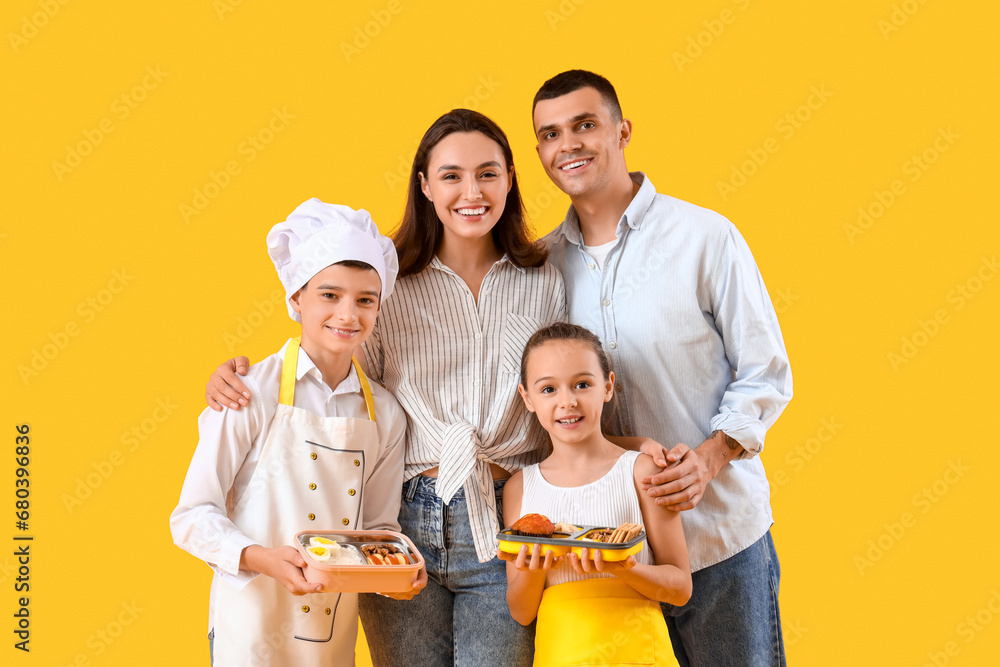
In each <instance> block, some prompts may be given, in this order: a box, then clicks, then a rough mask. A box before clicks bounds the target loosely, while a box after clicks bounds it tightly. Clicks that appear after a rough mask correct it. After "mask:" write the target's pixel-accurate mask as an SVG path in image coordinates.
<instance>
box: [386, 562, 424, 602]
mask: <svg viewBox="0 0 1000 667" xmlns="http://www.w3.org/2000/svg"><path fill="white" fill-rule="evenodd" d="M426 585H427V568H426V567H422V568H420V572H417V576H416V577H415V578H414V579H413V583H411V584H410V590H408V591H402V592H399V593H383V594H382V595H384V596H386V597H387V598H392V599H393V600H412V599H413V598H414V597H415V596H416V595H417V594H418V593H419V592H420V591H422V590H423V589H424V587H425V586H426Z"/></svg>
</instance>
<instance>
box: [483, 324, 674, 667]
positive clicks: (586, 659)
mask: <svg viewBox="0 0 1000 667" xmlns="http://www.w3.org/2000/svg"><path fill="white" fill-rule="evenodd" d="M520 379H521V383H520V385H519V386H518V391H519V392H520V393H521V397H522V398H523V399H524V404H525V405H526V406H527V408H528V410H529V411H530V412H533V413H535V415H536V416H537V417H538V422H539V423H540V424H541V426H542V428H544V429H545V430H546V431H548V434H549V437H550V439H551V441H552V454H551V455H549V457H548V458H546V459H545V460H544V461H542V462H541V463H538V464H534V465H530V466H527V467H526V468H524V469H523V470H521V471H520V472H517V473H515V474H514V475H513V476H512V477H511V478H510V480H509V481H508V482H507V485H506V488H505V489H504V521H505V523H506V525H511V524H512V523H514V521H516V520H517V519H518V518H519V517H520V516H522V515H524V514H528V513H539V514H544V515H545V516H547V517H549V518H551V519H552V520H553V521H560V522H568V523H572V524H575V525H577V526H580V525H597V526H610V527H615V526H618V525H620V524H621V523H624V522H632V523H639V524H642V525H643V526H644V527H645V530H646V540H647V541H646V543H644V545H643V549H642V551H640V552H639V553H638V554H637V555H636V556H634V557H633V556H629V557H628V558H627V559H626V560H624V561H616V562H611V561H604V560H603V559H602V558H601V554H600V552H596V553H594V554H593V555H592V556H590V555H588V554H587V553H586V550H584V555H583V557H582V558H581V557H578V556H576V554H570V555H568V556H566V557H560V558H553V556H552V554H551V552H547V553H546V554H545V556H544V557H543V556H541V554H540V545H537V544H536V545H534V547H533V548H532V549H531V550H530V552H529V549H528V546H527V545H523V546H522V547H521V551H520V553H518V554H517V555H513V554H506V553H503V552H500V551H498V552H497V553H498V556H499V557H500V558H501V559H503V560H506V561H508V562H507V580H508V586H507V604H508V606H509V608H510V613H511V615H512V616H513V617H514V618H515V619H516V620H517V621H518V622H519V623H521V624H524V625H527V624H529V623H531V622H532V621H533V620H535V618H536V616H537V619H538V622H537V627H536V638H535V664H536V665H544V666H545V667H559V666H560V665H625V664H627V665H677V662H676V660H675V659H674V656H673V652H672V650H671V646H670V637H669V635H668V633H667V626H666V624H665V622H664V620H663V615H662V613H661V611H660V606H659V605H658V604H657V602H654V600H655V601H658V602H667V603H670V604H674V605H681V604H684V603H685V602H687V601H688V599H689V598H690V597H691V572H690V569H689V567H688V557H687V548H686V546H685V543H684V533H683V531H682V529H681V519H680V516H679V514H678V513H677V512H674V511H672V510H669V509H667V508H666V507H664V506H661V505H657V504H656V503H655V502H654V499H653V498H652V497H650V496H649V495H648V494H646V493H644V492H642V491H641V489H642V486H641V480H642V479H643V478H644V477H649V476H651V475H653V474H655V473H657V472H659V468H658V467H657V466H656V465H655V464H654V463H653V460H652V459H651V458H650V457H649V456H647V455H645V454H640V453H639V452H634V451H624V450H622V449H621V448H619V447H618V446H616V445H614V444H612V443H611V442H609V441H608V440H607V438H605V437H604V436H603V435H602V434H601V413H602V410H603V408H604V404H605V403H607V402H608V401H610V400H611V398H612V395H613V392H614V386H615V384H614V382H615V380H614V373H612V372H611V370H610V366H609V364H608V358H607V356H606V355H605V354H604V350H603V349H602V348H601V343H600V340H598V338H597V336H595V335H594V334H592V333H591V332H590V331H588V330H586V329H584V328H582V327H578V326H575V325H572V324H566V323H562V322H558V323H555V324H553V325H551V326H548V327H545V328H543V329H540V330H539V331H537V332H536V333H535V334H534V335H533V336H532V337H531V338H530V339H529V340H528V344H527V345H526V346H525V349H524V354H523V356H522V357H521V378H520Z"/></svg>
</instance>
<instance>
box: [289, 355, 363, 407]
mask: <svg viewBox="0 0 1000 667" xmlns="http://www.w3.org/2000/svg"><path fill="white" fill-rule="evenodd" d="M287 347H288V343H285V347H283V348H281V352H280V354H281V355H282V358H284V354H285V348H287ZM306 375H309V376H310V377H311V379H312V380H313V381H314V382H316V383H317V384H319V385H321V386H323V387H324V388H326V390H327V391H330V387H329V385H327V384H326V383H325V382H324V381H323V373H322V372H321V371H320V370H319V368H317V367H316V364H314V363H313V360H312V359H311V358H309V354H308V353H307V352H306V351H305V350H303V349H302V348H301V347H299V361H298V363H297V364H296V366H295V380H296V381H300V380H302V378H304V377H305V376H306ZM360 392H361V381H360V380H359V379H358V373H357V371H356V370H355V369H354V364H351V368H350V370H349V371H348V372H347V377H346V378H344V379H343V381H342V382H341V383H340V384H338V385H337V388H336V389H334V390H333V391H332V394H333V395H334V396H336V395H337V394H354V393H360Z"/></svg>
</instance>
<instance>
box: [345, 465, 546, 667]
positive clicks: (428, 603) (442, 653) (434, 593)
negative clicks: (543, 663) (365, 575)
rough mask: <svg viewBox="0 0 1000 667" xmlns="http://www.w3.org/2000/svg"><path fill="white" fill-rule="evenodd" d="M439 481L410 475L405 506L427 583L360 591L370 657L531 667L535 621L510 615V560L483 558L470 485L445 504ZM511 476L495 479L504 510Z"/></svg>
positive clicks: (402, 521) (402, 515) (378, 662)
mask: <svg viewBox="0 0 1000 667" xmlns="http://www.w3.org/2000/svg"><path fill="white" fill-rule="evenodd" d="M436 481H437V480H436V479H434V478H432V477H424V476H422V475H418V476H416V477H414V478H413V479H411V480H408V481H407V482H405V483H404V484H403V504H402V506H401V507H400V511H399V525H400V527H401V529H402V532H403V533H404V534H405V535H406V536H407V537H409V538H410V539H411V540H413V543H414V544H415V545H416V547H417V549H419V550H420V553H421V555H422V556H423V557H424V561H425V562H426V563H427V588H425V589H424V590H422V591H421V592H420V594H419V595H417V596H416V597H415V598H413V599H412V600H392V599H390V598H385V597H381V596H379V595H374V594H362V595H359V596H358V611H359V612H360V615H361V623H362V624H363V625H364V628H365V636H366V637H367V638H368V646H369V648H370V649H371V654H372V662H373V663H374V664H375V667H397V666H398V667H404V666H405V667H412V666H413V665H419V666H420V667H436V666H440V667H451V665H456V666H457V667H471V666H474V665H482V666H483V667H530V665H531V662H532V658H533V655H534V648H535V626H534V623H532V624H531V625H530V626H528V627H524V626H522V625H521V624H519V623H518V622H517V621H515V620H514V619H513V618H511V615H510V611H509V610H508V609H507V571H506V566H505V564H504V562H503V561H501V560H499V559H496V558H494V559H493V560H491V561H489V562H486V563H480V562H479V558H478V557H477V556H476V547H475V545H474V544H473V542H472V528H471V526H470V525H469V514H468V510H467V509H466V503H465V493H464V491H463V490H460V491H459V492H458V494H457V495H456V496H455V497H454V498H453V499H452V501H451V502H450V503H448V504H447V505H445V504H443V503H442V502H441V499H440V498H438V497H437V495H436V494H435V492H434V488H435V483H436ZM505 483H506V480H498V481H495V482H494V483H493V486H494V493H496V499H497V512H498V514H499V516H501V517H502V516H503V514H502V513H503V507H502V495H503V487H504V484H505ZM500 524H501V525H503V521H502V519H501V520H500Z"/></svg>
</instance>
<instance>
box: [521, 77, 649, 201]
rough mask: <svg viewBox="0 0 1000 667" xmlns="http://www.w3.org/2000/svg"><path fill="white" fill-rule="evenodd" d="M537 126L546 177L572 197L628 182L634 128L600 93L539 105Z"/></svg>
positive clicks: (587, 89) (576, 94)
mask: <svg viewBox="0 0 1000 667" xmlns="http://www.w3.org/2000/svg"><path fill="white" fill-rule="evenodd" d="M533 121H534V126H535V138H536V139H537V140H538V146H537V147H536V148H537V150H538V157H539V159H540V160H541V161H542V166H543V167H544V168H545V173H547V174H548V175H549V178H551V179H552V182H553V183H555V184H556V185H557V186H558V187H559V189H560V190H562V191H563V192H565V193H566V194H568V195H569V196H570V197H589V196H591V195H595V194H597V195H599V194H600V193H601V192H602V191H603V190H604V189H605V188H607V186H608V184H610V183H611V182H612V181H614V180H615V178H619V177H620V176H621V175H622V174H624V175H625V177H626V178H627V176H628V167H626V165H625V152H624V151H625V147H626V146H628V142H629V140H630V139H631V136H632V123H631V121H629V120H628V119H622V120H620V121H615V120H614V117H613V115H612V113H611V110H610V109H609V108H608V106H607V104H606V103H605V102H604V98H603V97H601V94H600V93H599V92H598V91H597V89H595V88H591V87H590V86H587V87H584V88H579V89H577V90H574V91H573V92H571V93H567V94H566V95H562V96H560V97H555V98H552V99H549V100H540V101H539V102H538V103H537V104H536V105H535V111H534V114H533Z"/></svg>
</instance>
